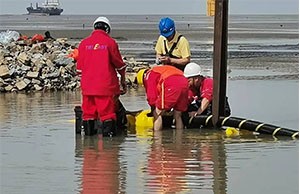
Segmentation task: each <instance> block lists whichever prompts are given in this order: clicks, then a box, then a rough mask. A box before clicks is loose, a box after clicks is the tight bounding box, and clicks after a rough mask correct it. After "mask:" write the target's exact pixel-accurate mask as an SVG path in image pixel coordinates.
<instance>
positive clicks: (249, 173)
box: [0, 15, 299, 194]
mask: <svg viewBox="0 0 300 194" xmlns="http://www.w3.org/2000/svg"><path fill="white" fill-rule="evenodd" d="M26 18H28V20H30V21H31V22H28V23H27V21H28V20H27V19H26ZM94 18H95V16H64V15H63V16H60V17H41V16H28V15H22V16H7V15H5V16H0V19H1V25H0V28H1V29H0V30H7V29H14V30H21V29H28V28H42V30H46V29H48V30H50V31H52V29H53V30H54V29H60V28H70V29H75V30H76V29H79V28H82V23H85V24H86V25H85V28H91V26H89V25H88V23H90V22H91V21H93V20H94ZM159 18H160V16H126V17H125V16H111V17H110V19H111V21H112V24H113V26H114V28H115V29H117V30H118V29H120V30H122V29H123V28H124V29H128V28H131V27H133V28H136V27H139V28H140V29H143V28H146V29H148V30H149V29H151V28H153V27H156V25H157V21H158V19H159ZM58 19H60V20H58ZM174 19H175V20H176V21H178V22H177V23H178V29H179V30H180V29H181V30H184V29H185V28H187V26H186V21H187V20H188V21H189V22H190V28H194V29H195V32H196V31H198V30H199V29H204V28H207V33H203V36H194V35H192V36H190V38H191V41H192V43H191V45H192V48H193V49H199V50H200V51H201V52H202V51H203V49H204V48H206V47H207V48H209V46H206V47H205V46H201V45H202V43H205V42H207V45H209V44H212V41H211V39H210V38H211V37H210V35H209V34H210V30H211V29H209V28H211V26H210V27H209V26H207V25H208V23H207V22H211V18H206V17H204V16H174ZM148 20H149V21H151V22H148ZM18 21H19V22H18ZM145 21H147V22H145ZM230 22H231V24H230V25H229V26H230V31H231V32H232V33H233V32H234V34H236V37H235V38H233V39H231V40H229V42H230V44H232V45H234V44H236V48H239V46H238V45H239V44H240V45H247V46H248V47H247V48H246V50H250V52H252V51H255V53H258V54H259V55H263V56H264V54H265V53H266V52H265V50H269V49H270V51H268V53H271V54H272V55H274V56H278V53H280V54H279V58H280V56H284V55H283V54H282V53H284V52H288V53H294V52H295V53H298V51H297V48H298V44H299V40H298V38H295V37H296V36H297V37H298V17H296V16H234V17H232V18H231V19H230ZM283 22H284V23H283ZM282 24H283V25H284V27H281V26H280V25H282ZM198 27H199V28H198ZM282 28H284V29H282ZM265 30H268V32H265ZM184 32H187V31H184ZM204 32H205V31H204ZM249 32H253V33H254V32H255V33H257V34H255V36H252V34H251V33H249ZM151 34H152V33H151ZM258 34H259V35H258ZM270 34H271V35H270ZM273 35H274V36H275V37H276V38H274V37H273ZM151 36H152V35H151ZM153 36H154V35H153ZM197 37H200V38H199V40H198V38H197ZM131 38H132V37H129V39H127V40H120V39H119V40H118V41H119V42H120V44H121V49H122V48H127V49H128V50H129V51H130V52H132V53H133V54H136V53H138V52H139V51H140V50H138V49H137V51H135V52H134V51H132V50H133V49H134V48H136V47H137V48H142V47H141V45H143V44H144V42H146V43H149V44H144V45H150V44H152V41H153V40H152V39H151V38H148V39H147V38H145V37H144V38H141V37H137V38H134V37H133V38H132V39H131ZM127 41H129V42H130V41H132V42H134V43H136V44H134V46H132V45H131V44H130V43H128V42H127ZM193 41H194V42H193ZM196 45H199V47H197V46H196ZM272 45H273V46H272ZM274 45H276V46H274ZM233 48H234V47H233V46H231V47H230V49H233ZM241 48H243V49H244V48H245V46H242V47H240V50H241ZM257 48H261V50H259V49H258V50H257ZM266 48H267V49H266ZM278 48H280V50H282V51H283V52H281V51H280V52H277V50H276V49H278ZM131 49H132V50H131ZM149 50H150V46H149ZM129 51H128V52H129ZM248 54H249V52H248ZM272 55H271V56H272ZM141 56H143V55H141ZM237 56H240V55H237ZM199 57H200V58H205V57H201V56H200V55H199ZM240 59H243V58H241V57H240ZM259 59H260V58H258V60H257V61H256V63H257V64H261V63H264V62H261V61H259ZM283 63H284V62H283ZM283 65H285V64H283ZM286 65H289V64H286ZM231 74H232V75H234V76H244V75H249V74H253V75H269V74H273V73H272V72H271V71H266V69H263V70H257V69H254V70H245V69H234V70H232V73H231ZM276 74H277V73H276ZM227 96H228V98H229V103H230V105H231V109H232V116H235V117H240V118H246V119H250V120H255V121H259V122H262V123H266V124H272V125H275V126H279V127H285V128H289V129H292V130H296V131H298V130H299V80H298V79H288V80H285V79H279V80H277V79H267V80H259V79H257V80H256V79H254V80H230V79H229V80H228V83H227ZM121 101H122V103H123V104H124V106H125V108H126V109H127V110H129V111H134V110H141V109H148V108H149V107H148V105H147V102H146V98H145V92H144V88H143V87H138V88H136V89H131V90H129V91H128V93H127V94H125V95H124V96H121ZM80 103H81V94H80V91H64V92H46V93H41V92H36V93H30V94H24V93H17V94H16V93H6V94H3V93H1V94H0V150H1V155H0V159H1V162H0V193H5V194H6V193H14V194H35V193H45V194H47V193H49V194H53V193H62V194H73V193H83V194H84V193H85V194H92V193H93V194H94V193H104V194H106V193H128V194H131V193H191V194H198V193H203V194H236V193H242V194H253V193H257V194H265V193H272V194H283V193H284V194H297V193H299V141H298V139H293V138H290V137H273V136H271V135H263V134H259V135H257V134H256V135H255V134H253V133H252V132H249V131H247V130H242V131H241V134H240V136H237V137H227V136H226V135H225V133H224V131H223V130H220V129H206V128H202V129H189V130H183V131H176V130H172V129H169V130H163V131H162V132H160V133H153V132H152V131H151V130H149V129H147V128H143V127H133V128H129V129H128V134H127V135H122V136H118V137H114V138H112V139H111V138H103V139H98V137H96V136H95V137H82V136H81V135H76V134H75V123H74V117H75V114H74V107H75V106H76V105H80Z"/></svg>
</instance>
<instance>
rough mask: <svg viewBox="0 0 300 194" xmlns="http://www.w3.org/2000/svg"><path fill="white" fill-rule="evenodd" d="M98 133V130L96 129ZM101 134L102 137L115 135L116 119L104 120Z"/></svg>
mask: <svg viewBox="0 0 300 194" xmlns="http://www.w3.org/2000/svg"><path fill="white" fill-rule="evenodd" d="M98 134H99V130H98ZM102 135H103V137H112V136H115V135H116V121H115V120H106V121H104V122H103V125H102Z"/></svg>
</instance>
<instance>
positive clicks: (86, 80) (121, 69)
mask: <svg viewBox="0 0 300 194" xmlns="http://www.w3.org/2000/svg"><path fill="white" fill-rule="evenodd" d="M93 26H94V31H93V32H92V33H91V35H90V36H89V37H87V38H85V39H84V40H82V41H81V43H80V44H79V48H78V59H77V70H78V72H79V73H80V74H81V90H82V111H83V115H82V117H83V121H86V122H87V125H86V126H85V131H88V132H89V134H90V135H93V131H94V126H93V124H89V123H93V121H94V120H96V119H100V121H101V123H102V129H99V128H98V129H97V133H98V134H100V133H101V132H102V133H103V136H114V135H115V134H116V130H117V129H116V119H117V116H116V110H117V109H118V108H117V107H116V105H117V101H118V97H119V95H120V94H121V90H120V84H119V78H118V76H117V72H118V73H119V74H120V83H121V86H122V89H123V91H122V92H123V93H126V82H125V69H126V64H125V63H124V62H123V59H122V57H121V54H120V51H119V48H118V45H117V43H116V41H115V40H114V39H113V38H111V37H110V36H109V34H110V31H111V25H110V22H109V20H108V19H107V18H106V17H98V18H97V19H96V20H95V21H94V23H93ZM90 121H91V122H90Z"/></svg>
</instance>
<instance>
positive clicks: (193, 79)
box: [184, 63, 231, 117]
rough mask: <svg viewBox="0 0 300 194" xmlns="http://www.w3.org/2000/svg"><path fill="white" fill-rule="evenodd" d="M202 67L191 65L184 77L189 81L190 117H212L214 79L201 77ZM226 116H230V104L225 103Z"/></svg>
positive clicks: (187, 66) (185, 71)
mask: <svg viewBox="0 0 300 194" xmlns="http://www.w3.org/2000/svg"><path fill="white" fill-rule="evenodd" d="M201 73H202V72H201V67H200V65H198V64H197V63H189V64H187V65H186V67H185V68H184V76H185V77H186V78H188V80H189V88H190V91H189V101H190V103H191V104H190V105H189V108H188V112H189V116H190V117H194V116H196V115H211V114H212V99H213V79H212V78H210V77H205V76H203V75H201ZM224 108H225V109H224V110H225V111H224V114H225V115H224V116H229V115H230V112H231V111H230V107H229V103H228V101H227V97H226V101H225V107H224Z"/></svg>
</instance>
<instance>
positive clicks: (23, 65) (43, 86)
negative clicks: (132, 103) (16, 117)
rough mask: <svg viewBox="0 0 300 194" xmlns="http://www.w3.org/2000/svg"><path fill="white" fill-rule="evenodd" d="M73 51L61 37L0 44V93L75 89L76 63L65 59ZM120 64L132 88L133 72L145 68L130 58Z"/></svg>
mask: <svg viewBox="0 0 300 194" xmlns="http://www.w3.org/2000/svg"><path fill="white" fill-rule="evenodd" d="M74 48H75V44H74V43H73V44H72V43H70V42H68V40H67V39H65V38H59V39H55V40H53V39H49V40H47V41H45V42H37V43H33V42H30V41H28V40H19V41H13V42H10V43H8V44H0V92H1V93H4V92H19V91H22V92H34V91H58V90H76V89H79V88H80V78H79V76H77V74H76V62H75V61H74V60H73V59H72V58H69V57H68V55H69V54H70V53H71V52H72V50H73V49H74ZM124 61H125V62H126V64H127V65H128V66H127V72H128V74H127V75H128V78H127V81H128V85H129V86H134V84H133V83H134V79H135V73H136V72H137V71H138V70H139V69H140V68H143V67H145V66H149V65H148V64H147V63H144V62H136V61H135V60H134V59H133V58H131V59H129V60H127V59H126V58H125V57H124Z"/></svg>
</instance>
